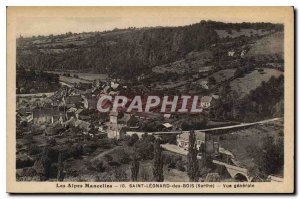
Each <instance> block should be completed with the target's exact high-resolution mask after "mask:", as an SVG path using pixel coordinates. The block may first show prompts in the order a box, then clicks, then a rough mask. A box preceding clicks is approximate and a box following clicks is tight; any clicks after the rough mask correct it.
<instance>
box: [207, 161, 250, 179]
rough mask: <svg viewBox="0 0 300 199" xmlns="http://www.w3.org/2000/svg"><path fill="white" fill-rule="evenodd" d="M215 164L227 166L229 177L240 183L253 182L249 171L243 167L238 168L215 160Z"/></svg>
mask: <svg viewBox="0 0 300 199" xmlns="http://www.w3.org/2000/svg"><path fill="white" fill-rule="evenodd" d="M213 163H214V164H217V165H222V166H225V168H226V170H227V171H228V173H229V175H230V176H231V177H232V178H233V179H236V180H238V181H248V182H251V181H252V179H253V178H252V177H250V176H249V175H248V170H247V169H245V168H242V167H238V166H235V165H230V164H227V163H225V162H220V161H218V160H213Z"/></svg>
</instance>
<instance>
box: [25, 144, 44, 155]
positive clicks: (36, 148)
mask: <svg viewBox="0 0 300 199" xmlns="http://www.w3.org/2000/svg"><path fill="white" fill-rule="evenodd" d="M28 151H29V154H30V155H37V154H40V153H41V152H42V151H43V150H42V148H41V147H39V146H37V145H30V146H29V148H28Z"/></svg>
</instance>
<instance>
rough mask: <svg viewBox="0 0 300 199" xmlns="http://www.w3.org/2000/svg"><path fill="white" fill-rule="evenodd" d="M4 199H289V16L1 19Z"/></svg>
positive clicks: (105, 12) (120, 14)
mask: <svg viewBox="0 0 300 199" xmlns="http://www.w3.org/2000/svg"><path fill="white" fill-rule="evenodd" d="M7 102H8V104H7V192H10V193H293V192H294V10H293V7H8V8H7Z"/></svg>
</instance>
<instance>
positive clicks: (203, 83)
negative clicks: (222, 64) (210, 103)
mask: <svg viewBox="0 0 300 199" xmlns="http://www.w3.org/2000/svg"><path fill="white" fill-rule="evenodd" d="M200 86H201V87H202V88H203V89H208V81H206V80H203V81H201V82H200Z"/></svg>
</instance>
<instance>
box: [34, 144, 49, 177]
mask: <svg viewBox="0 0 300 199" xmlns="http://www.w3.org/2000/svg"><path fill="white" fill-rule="evenodd" d="M50 166H51V161H50V159H49V157H48V150H47V149H44V151H43V153H42V154H41V156H40V157H39V158H38V159H37V160H36V161H35V163H34V165H33V168H34V169H35V171H36V173H37V174H38V176H39V177H40V180H41V181H45V180H47V179H48V178H49V172H50Z"/></svg>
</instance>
